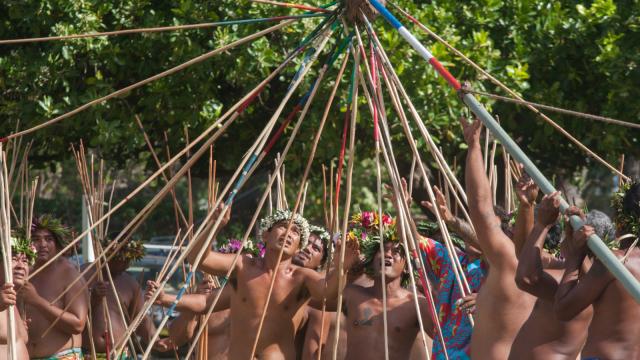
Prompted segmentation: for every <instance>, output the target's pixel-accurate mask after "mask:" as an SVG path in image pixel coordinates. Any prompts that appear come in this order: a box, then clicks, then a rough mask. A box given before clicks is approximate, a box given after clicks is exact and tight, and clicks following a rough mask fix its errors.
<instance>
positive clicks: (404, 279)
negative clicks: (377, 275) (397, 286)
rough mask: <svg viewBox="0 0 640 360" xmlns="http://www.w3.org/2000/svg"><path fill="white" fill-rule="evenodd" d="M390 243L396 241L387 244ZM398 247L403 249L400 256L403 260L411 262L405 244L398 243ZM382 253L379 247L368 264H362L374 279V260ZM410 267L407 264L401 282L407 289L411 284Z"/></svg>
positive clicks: (365, 271) (366, 272)
mask: <svg viewBox="0 0 640 360" xmlns="http://www.w3.org/2000/svg"><path fill="white" fill-rule="evenodd" d="M388 242H391V243H393V242H395V241H385V243H388ZM397 244H398V247H400V248H401V249H403V251H400V254H401V255H400V256H402V258H403V259H405V260H406V261H409V259H407V257H406V254H405V253H404V244H402V243H401V242H398V243H397ZM379 252H380V248H379V247H378V248H377V250H376V252H375V253H373V256H372V257H371V258H370V259H369V261H367V262H362V268H363V269H364V273H365V274H367V275H368V276H369V277H371V278H373V276H374V274H373V259H375V257H376V254H378V253H379ZM409 276H410V274H409V267H408V266H407V264H405V268H404V269H403V271H402V275H401V276H400V278H401V280H400V282H401V283H402V286H403V287H406V286H407V285H408V284H409Z"/></svg>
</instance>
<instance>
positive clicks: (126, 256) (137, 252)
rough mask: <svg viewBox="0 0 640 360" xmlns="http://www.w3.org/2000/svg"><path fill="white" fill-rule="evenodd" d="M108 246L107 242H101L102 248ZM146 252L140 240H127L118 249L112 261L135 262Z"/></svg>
mask: <svg viewBox="0 0 640 360" xmlns="http://www.w3.org/2000/svg"><path fill="white" fill-rule="evenodd" d="M107 245H108V241H106V239H105V241H103V247H106V246H107ZM145 253H146V251H145V248H144V245H143V243H142V241H140V240H127V242H126V244H125V245H124V246H123V247H121V248H120V250H119V251H118V254H117V255H116V256H114V259H116V260H121V261H126V262H136V261H138V260H140V259H142V258H143V257H144V255H145Z"/></svg>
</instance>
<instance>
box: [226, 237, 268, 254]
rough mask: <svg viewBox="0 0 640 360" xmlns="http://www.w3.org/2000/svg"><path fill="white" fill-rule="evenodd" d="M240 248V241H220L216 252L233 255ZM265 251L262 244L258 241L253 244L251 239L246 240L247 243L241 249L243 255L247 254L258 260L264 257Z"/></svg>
mask: <svg viewBox="0 0 640 360" xmlns="http://www.w3.org/2000/svg"><path fill="white" fill-rule="evenodd" d="M240 247H242V240H238V239H227V240H221V241H219V242H218V249H217V251H218V252H221V253H223V254H234V253H237V252H238V250H240ZM266 250H267V248H266V246H265V244H264V242H262V241H258V242H257V243H255V242H254V241H252V240H251V239H249V240H247V243H246V244H245V246H244V247H242V252H243V253H245V254H249V255H251V256H253V257H259V258H263V257H264V253H265V252H266Z"/></svg>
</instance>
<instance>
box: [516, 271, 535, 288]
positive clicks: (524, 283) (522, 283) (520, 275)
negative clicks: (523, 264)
mask: <svg viewBox="0 0 640 360" xmlns="http://www.w3.org/2000/svg"><path fill="white" fill-rule="evenodd" d="M539 280H540V276H539V275H538V274H536V273H530V272H526V271H523V270H522V269H521V268H518V271H517V272H516V285H517V286H518V288H519V289H520V290H523V291H527V289H529V288H531V287H532V286H535V285H537V284H538V281H539Z"/></svg>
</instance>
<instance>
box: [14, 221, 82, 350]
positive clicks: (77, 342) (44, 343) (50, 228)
mask: <svg viewBox="0 0 640 360" xmlns="http://www.w3.org/2000/svg"><path fill="white" fill-rule="evenodd" d="M69 234H70V232H69V230H68V229H67V228H66V227H64V226H63V225H62V223H61V222H60V221H59V220H57V219H55V218H53V217H52V216H49V215H43V216H41V217H39V218H36V219H34V220H33V223H32V224H31V243H32V244H33V245H34V247H35V248H36V254H37V257H36V261H35V266H34V269H35V270H39V269H41V267H42V266H44V265H45V263H47V262H48V261H49V260H50V259H54V257H55V260H53V262H51V263H50V264H49V265H47V267H46V269H44V270H43V271H40V272H38V273H37V274H36V275H35V276H34V277H33V278H32V279H31V281H30V282H29V283H27V284H25V285H24V286H23V287H22V289H21V290H20V293H19V297H20V299H22V300H24V303H25V312H26V314H27V317H28V318H29V319H30V320H31V322H30V323H29V328H28V330H29V342H28V343H27V347H28V348H29V356H30V358H31V359H65V360H69V359H82V331H83V330H84V326H85V324H86V321H87V314H88V311H89V294H88V292H87V286H86V283H85V282H84V280H80V281H77V282H76V283H75V284H73V286H71V288H70V289H69V291H66V290H67V287H68V286H69V285H70V284H71V283H72V282H73V281H75V280H76V279H77V278H78V277H79V276H81V275H80V272H79V271H78V269H77V268H76V267H75V266H74V265H73V264H72V263H71V262H69V260H67V259H66V258H65V257H64V256H57V255H58V254H59V253H60V251H61V250H62V249H63V248H64V247H65V245H66V244H67V238H68V236H69ZM65 291H66V292H65ZM63 292H65V293H64V295H63V296H62V297H60V299H59V300H56V299H57V298H58V297H59V296H60V295H61V294H62V293H63ZM54 300H56V301H55V302H54V303H52V301H54ZM54 322H55V324H54Z"/></svg>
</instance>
